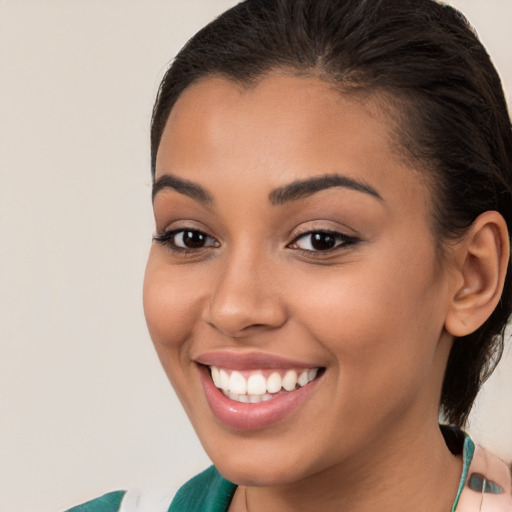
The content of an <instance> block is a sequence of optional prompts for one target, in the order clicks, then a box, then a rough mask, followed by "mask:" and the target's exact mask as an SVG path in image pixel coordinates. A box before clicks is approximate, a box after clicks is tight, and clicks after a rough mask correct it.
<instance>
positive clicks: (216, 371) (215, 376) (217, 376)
mask: <svg viewBox="0 0 512 512" xmlns="http://www.w3.org/2000/svg"><path fill="white" fill-rule="evenodd" d="M212 380H213V383H214V384H215V385H216V386H217V387H218V388H220V387H222V386H221V385H220V371H219V369H218V368H216V367H215V366H212Z"/></svg>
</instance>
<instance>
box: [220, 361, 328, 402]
mask: <svg viewBox="0 0 512 512" xmlns="http://www.w3.org/2000/svg"><path fill="white" fill-rule="evenodd" d="M318 370H319V368H311V369H307V370H302V371H301V372H300V373H297V371H295V370H288V371H287V372H286V373H285V374H284V377H281V374H280V373H279V372H278V371H275V372H272V373H271V374H270V375H269V376H268V377H267V378H265V377H264V375H262V370H255V371H254V372H250V375H249V377H248V378H247V379H246V378H245V377H244V375H243V374H242V372H240V371H231V370H225V369H223V368H217V367H216V366H211V367H210V371H211V376H212V380H213V383H214V384H215V386H216V387H217V388H219V389H221V390H222V391H223V393H224V395H226V396H227V397H228V398H230V399H231V400H235V401H237V402H244V403H252V404H256V403H259V402H265V401H267V400H271V399H273V398H275V395H276V394H277V393H279V392H280V391H282V390H284V391H287V392H290V391H294V390H295V389H297V386H298V387H302V386H305V385H306V384H308V383H309V382H311V381H312V380H313V379H314V378H315V377H316V376H317V374H318ZM229 372H231V373H229ZM244 373H246V374H247V373H249V372H244Z"/></svg>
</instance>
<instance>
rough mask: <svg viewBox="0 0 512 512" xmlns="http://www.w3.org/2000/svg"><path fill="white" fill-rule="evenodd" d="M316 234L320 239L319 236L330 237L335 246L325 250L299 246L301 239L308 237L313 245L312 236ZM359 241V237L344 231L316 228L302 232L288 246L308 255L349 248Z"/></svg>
mask: <svg viewBox="0 0 512 512" xmlns="http://www.w3.org/2000/svg"><path fill="white" fill-rule="evenodd" d="M315 235H316V236H317V240H318V239H319V237H324V238H330V239H331V240H332V241H333V242H334V244H335V245H334V246H333V247H329V248H327V249H325V250H318V249H317V250H314V249H304V248H302V247H297V242H298V241H299V240H301V239H306V238H307V237H310V242H309V245H311V246H312V247H313V243H312V242H313V238H312V237H313V236H315ZM359 241H360V240H359V239H358V238H356V237H353V236H349V235H346V234H344V233H340V232H339V231H329V230H324V229H315V230H309V231H305V232H304V233H300V234H299V235H298V236H297V237H296V238H295V239H294V240H293V242H292V243H291V244H289V245H288V247H291V248H293V249H295V250H298V251H300V252H302V253H304V254H307V255H311V254H319V255H321V254H327V253H329V254H330V253H332V252H334V251H336V250H340V249H344V248H347V247H349V246H351V245H355V244H357V243H358V242H359ZM294 246H295V247H294Z"/></svg>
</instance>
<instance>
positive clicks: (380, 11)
mask: <svg viewBox="0 0 512 512" xmlns="http://www.w3.org/2000/svg"><path fill="white" fill-rule="evenodd" d="M276 69H284V70H293V71H294V72H298V73H310V72H311V73H314V74H315V76H319V77H320V78H322V79H324V80H326V81H328V82H329V83H331V84H336V85H337V87H338V88H339V89H340V91H346V92H348V91H351V92H355V93H356V94H357V93H358V92H360V93H375V94H380V95H381V96H382V97H383V98H384V97H386V98H388V99H390V104H391V106H392V109H391V110H392V111H394V113H395V117H396V119H395V120H396V121H397V122H396V124H397V135H398V141H399V145H400V148H401V150H402V151H403V152H404V154H406V155H407V157H408V158H410V159H411V160H412V161H414V162H417V163H418V164H419V167H420V168H421V169H422V170H423V171H424V173H425V175H426V177H427V182H428V183H429V185H430V187H431V190H432V196H433V197H434V201H433V205H432V219H433V224H434V232H435V234H436V235H437V238H438V239H439V240H442V241H444V242H447V241H449V240H454V239H457V238H459V237H460V236H462V235H463V234H464V233H465V231H466V230H467V229H468V228H469V226H470V225H471V224H472V222H473V221H474V220H475V219H476V217H477V216H478V215H479V214H481V213H483V212H485V211H487V210H496V211H498V212H500V213H501V214H502V215H503V217H504V218H505V220H506V222H507V225H508V229H509V233H510V232H512V130H511V125H510V118H509V115H508V112H507V106H506V102H505V99H504V95H503V90H502V87H501V82H500V79H499V76H498V74H497V72H496V70H495V68H494V66H493V65H492V63H491V61H490V58H489V56H488V54H487V53H486V51H485V49H484V47H483V46H482V44H481V43H480V41H479V40H478V38H477V37H476V35H475V33H474V32H473V30H472V29H471V27H470V26H469V24H468V23H467V21H466V20H465V18H464V17H463V16H462V14H460V13H459V12H458V11H456V10H455V9H453V8H451V7H448V6H444V5H441V4H439V3H437V2H435V1H433V0H246V1H245V2H242V3H240V4H238V5H236V6H235V7H233V8H232V9H230V10H228V11H227V12H225V13H224V14H222V15H221V16H219V17H218V18H217V19H215V20H214V21H213V22H212V23H210V24H209V25H207V26H206V27H204V28H203V29H202V30H201V31H199V32H198V33H197V34H196V35H195V36H194V37H193V38H192V39H191V40H190V41H189V42H188V43H187V44H186V45H185V47H184V48H183V49H182V50H181V51H180V53H179V54H178V55H177V57H176V58H175V60H174V61H173V62H172V64H171V66H170V68H169V70H168V71H167V73H166V74H165V76H164V78H163V80H162V83H161V85H160V89H159V92H158V97H157V100H156V103H155V106H154V110H153V120H152V128H151V163H152V170H153V175H154V171H155V161H156V153H157V150H158V146H159V143H160V139H161V136H162V132H163V130H164V127H165V124H166V121H167V118H168V116H169V113H170V111H171V109H172V107H173V105H174V104H175V102H176V100H177V99H178V97H179V96H180V94H181V93H182V92H183V91H184V90H185V89H186V88H187V87H188V86H189V85H191V84H192V83H194V82H196V81H197V80H199V79H201V78H204V77H207V76H209V75H213V74H221V75H223V76H226V77H228V78H229V79H232V80H234V81H237V82H240V83H242V84H247V85H250V84H251V83H254V82H255V81H256V80H257V79H258V78H260V77H262V76H264V75H265V74H267V73H269V72H271V71H272V70H276ZM441 245H442V244H441ZM511 273H512V272H511V263H510V261H509V264H508V271H507V276H506V282H505V288H504V291H503V294H502V297H501V300H500V302H499V304H498V306H497V307H496V309H495V311H494V312H493V314H492V315H491V316H490V318H489V319H488V320H487V321H486V322H485V324H484V325H482V326H481V327H480V328H479V329H478V330H477V331H476V332H474V333H472V334H470V335H468V336H465V337H463V338H458V339H456V340H455V342H454V345H453V348H452V351H451V354H450V357H449V360H448V365H447V368H446V374H445V379H444V384H443V390H442V397H441V407H442V412H443V414H444V417H445V418H446V419H447V420H448V421H449V422H450V423H452V424H455V425H459V426H462V425H464V423H465V422H466V420H467V417H468V414H469V411H470V409H471V406H472V404H473V402H474V399H475V397H476V394H477V393H478V390H479V389H480V386H481V385H482V383H483V382H484V380H485V379H486V378H487V376H488V375H489V374H490V373H491V371H492V370H493V369H494V365H495V364H496V363H497V361H498V360H499V359H500V357H501V353H502V351H503V338H504V329H505V326H506V323H507V320H508V318H509V316H510V314H511V309H512V276H511Z"/></svg>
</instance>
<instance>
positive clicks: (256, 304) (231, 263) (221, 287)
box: [203, 251, 286, 338]
mask: <svg viewBox="0 0 512 512" xmlns="http://www.w3.org/2000/svg"><path fill="white" fill-rule="evenodd" d="M275 266H276V265H275V264H274V265H273V264H272V262H270V261H268V259H267V260H266V259H265V258H264V257H263V258H262V257H261V256H258V255H257V254H255V253H253V252H251V251H245V252H242V253H239V254H234V255H233V256H232V257H229V258H226V260H225V261H224V262H223V263H222V269H221V271H220V272H219V273H218V275H217V277H216V279H215V282H214V286H213V288H212V290H211V293H210V297H209V300H208V301H207V302H206V304H205V307H204V310H203V320H204V321H205V322H207V323H208V324H210V325H211V326H212V327H214V328H215V329H217V330H218V331H220V332H222V333H223V334H224V335H225V336H229V337H232V338H242V337H244V336H248V335H250V334H251V333H254V332H255V331H265V330H271V329H276V328H278V327H280V326H282V325H283V324H284V323H285V322H286V309H285V307H284V303H283V294H282V293H280V284H279V279H278V276H277V273H278V272H277V269H276V268H275Z"/></svg>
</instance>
